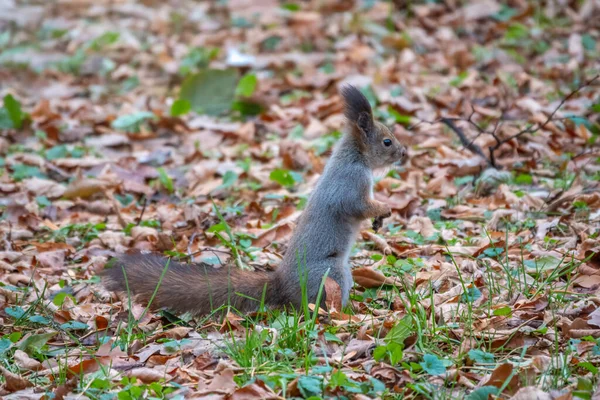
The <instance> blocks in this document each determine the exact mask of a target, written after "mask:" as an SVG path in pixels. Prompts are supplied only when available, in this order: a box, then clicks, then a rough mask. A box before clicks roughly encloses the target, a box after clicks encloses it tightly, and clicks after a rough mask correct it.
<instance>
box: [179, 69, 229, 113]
mask: <svg viewBox="0 0 600 400" xmlns="http://www.w3.org/2000/svg"><path fill="white" fill-rule="evenodd" d="M237 81H238V76H237V72H236V70H234V69H226V70H217V69H207V70H204V71H200V72H198V73H197V74H193V75H190V76H188V77H187V78H186V79H185V81H184V82H183V84H182V85H181V92H180V94H179V98H180V99H182V100H187V101H188V102H189V103H190V105H191V107H192V109H193V110H194V111H196V112H198V113H201V114H208V115H221V114H224V113H226V112H228V111H229V110H230V109H231V103H232V102H233V99H234V97H235V89H236V85H237Z"/></svg>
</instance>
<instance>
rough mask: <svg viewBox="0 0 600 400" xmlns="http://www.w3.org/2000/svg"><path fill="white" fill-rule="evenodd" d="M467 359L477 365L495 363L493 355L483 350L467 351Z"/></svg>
mask: <svg viewBox="0 0 600 400" xmlns="http://www.w3.org/2000/svg"><path fill="white" fill-rule="evenodd" d="M469 358H470V359H471V360H473V361H474V362H476V363H479V364H493V363H494V362H496V359H495V358H494V355H493V354H492V353H488V352H486V351H483V350H477V349H472V350H469Z"/></svg>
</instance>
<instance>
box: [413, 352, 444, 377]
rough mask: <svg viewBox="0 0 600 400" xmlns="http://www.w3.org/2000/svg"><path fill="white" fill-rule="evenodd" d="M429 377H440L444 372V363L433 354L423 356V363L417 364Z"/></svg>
mask: <svg viewBox="0 0 600 400" xmlns="http://www.w3.org/2000/svg"><path fill="white" fill-rule="evenodd" d="M419 365H420V366H421V367H422V368H423V370H424V371H425V372H427V373H428V374H429V375H442V374H443V373H445V372H446V367H445V366H444V363H443V362H442V361H441V360H440V359H439V358H437V356H436V355H434V354H425V355H424V356H423V361H422V362H420V363H419Z"/></svg>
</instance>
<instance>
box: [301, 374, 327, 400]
mask: <svg viewBox="0 0 600 400" xmlns="http://www.w3.org/2000/svg"><path fill="white" fill-rule="evenodd" d="M322 385H323V380H322V379H321V378H320V377H317V376H310V375H302V376H301V377H300V378H298V390H300V393H301V394H302V397H304V398H307V397H310V396H318V395H320V394H321V393H322V392H323V388H322Z"/></svg>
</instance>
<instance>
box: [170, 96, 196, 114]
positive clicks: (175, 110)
mask: <svg viewBox="0 0 600 400" xmlns="http://www.w3.org/2000/svg"><path fill="white" fill-rule="evenodd" d="M191 109H192V105H191V104H190V102H189V101H187V100H183V99H178V100H175V102H173V105H172V106H171V115H172V116H173V117H179V116H180V115H184V114H187V113H189V112H190V110H191Z"/></svg>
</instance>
